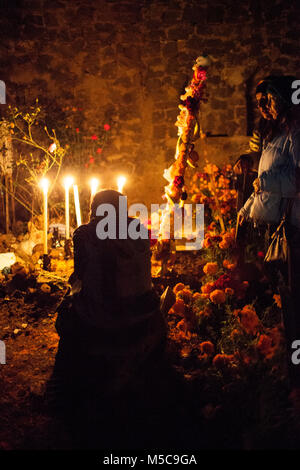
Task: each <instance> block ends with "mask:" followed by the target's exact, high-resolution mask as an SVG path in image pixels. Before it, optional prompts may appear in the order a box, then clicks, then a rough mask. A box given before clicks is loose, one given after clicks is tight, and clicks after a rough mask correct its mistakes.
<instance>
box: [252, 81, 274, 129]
mask: <svg viewBox="0 0 300 470" xmlns="http://www.w3.org/2000/svg"><path fill="white" fill-rule="evenodd" d="M275 78H276V76H275V75H269V76H268V77H266V78H264V79H263V80H261V81H260V82H258V84H257V87H256V90H255V98H256V102H257V107H258V109H259V112H260V114H261V116H262V117H263V118H264V119H266V120H270V119H272V115H271V113H270V111H269V109H268V107H267V105H268V94H267V89H268V84H269V83H271V82H272V80H274V79H275Z"/></svg>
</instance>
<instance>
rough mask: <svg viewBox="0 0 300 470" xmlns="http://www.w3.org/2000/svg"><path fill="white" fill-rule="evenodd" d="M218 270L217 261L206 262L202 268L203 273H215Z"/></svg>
mask: <svg viewBox="0 0 300 470" xmlns="http://www.w3.org/2000/svg"><path fill="white" fill-rule="evenodd" d="M217 271H218V263H206V265H205V266H204V268H203V272H204V273H205V274H211V275H212V274H216V272H217Z"/></svg>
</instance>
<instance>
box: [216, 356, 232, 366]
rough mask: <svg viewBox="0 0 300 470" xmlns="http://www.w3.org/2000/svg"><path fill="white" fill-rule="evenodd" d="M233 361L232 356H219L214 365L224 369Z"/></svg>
mask: <svg viewBox="0 0 300 470" xmlns="http://www.w3.org/2000/svg"><path fill="white" fill-rule="evenodd" d="M232 359H233V355H232V354H217V355H216V356H215V357H214V358H213V365H214V366H215V367H217V368H218V369H223V368H224V367H226V366H228V365H230V363H231V361H232Z"/></svg>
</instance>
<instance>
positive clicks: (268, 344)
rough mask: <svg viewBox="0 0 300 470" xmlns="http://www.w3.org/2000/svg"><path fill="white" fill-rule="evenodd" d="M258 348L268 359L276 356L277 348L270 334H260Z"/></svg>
mask: <svg viewBox="0 0 300 470" xmlns="http://www.w3.org/2000/svg"><path fill="white" fill-rule="evenodd" d="M256 347H257V349H258V350H259V352H260V353H261V354H263V355H264V356H265V358H266V359H271V358H272V357H273V356H274V351H275V348H274V346H273V344H272V338H270V336H268V335H260V337H259V340H258V343H257V346H256Z"/></svg>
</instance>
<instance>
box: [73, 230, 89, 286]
mask: <svg viewBox="0 0 300 470" xmlns="http://www.w3.org/2000/svg"><path fill="white" fill-rule="evenodd" d="M86 228H87V227H86V226H85V225H81V226H80V227H78V228H77V229H76V230H75V232H74V235H73V245H74V274H75V275H76V276H77V278H78V279H82V277H83V273H84V270H85V265H86V261H87V253H86V248H85V239H86V236H87V233H86V232H87V230H86Z"/></svg>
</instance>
